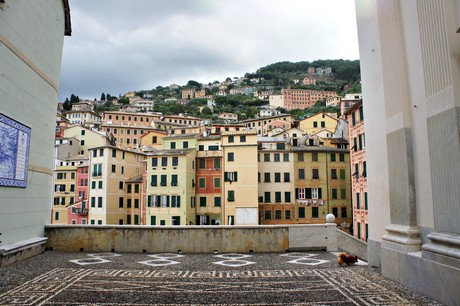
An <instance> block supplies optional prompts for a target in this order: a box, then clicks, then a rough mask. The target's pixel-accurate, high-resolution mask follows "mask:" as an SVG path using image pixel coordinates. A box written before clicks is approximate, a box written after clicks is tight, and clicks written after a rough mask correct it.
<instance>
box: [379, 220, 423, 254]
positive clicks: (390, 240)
mask: <svg viewBox="0 0 460 306" xmlns="http://www.w3.org/2000/svg"><path fill="white" fill-rule="evenodd" d="M385 230H386V231H387V232H388V234H386V235H384V236H383V237H382V248H385V249H389V250H392V251H396V252H399V253H410V252H419V251H420V250H421V246H422V240H421V239H420V230H419V229H418V227H417V226H410V225H400V224H391V225H389V226H387V227H385Z"/></svg>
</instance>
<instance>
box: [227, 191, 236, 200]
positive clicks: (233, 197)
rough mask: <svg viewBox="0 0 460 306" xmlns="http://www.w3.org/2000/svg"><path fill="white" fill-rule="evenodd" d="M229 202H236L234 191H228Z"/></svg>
mask: <svg viewBox="0 0 460 306" xmlns="http://www.w3.org/2000/svg"><path fill="white" fill-rule="evenodd" d="M227 195H228V197H227V198H228V201H229V202H234V201H235V191H234V190H228V193H227Z"/></svg>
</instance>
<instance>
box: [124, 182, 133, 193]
mask: <svg viewBox="0 0 460 306" xmlns="http://www.w3.org/2000/svg"><path fill="white" fill-rule="evenodd" d="M126 189H127V190H126V192H127V193H131V192H132V190H133V185H131V184H126Z"/></svg>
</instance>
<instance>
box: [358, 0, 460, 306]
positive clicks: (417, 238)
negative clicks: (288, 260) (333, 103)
mask: <svg viewBox="0 0 460 306" xmlns="http://www.w3.org/2000/svg"><path fill="white" fill-rule="evenodd" d="M356 13H357V24H358V38H359V53H360V57H361V59H360V63H361V77H362V88H363V99H364V100H365V101H366V107H365V108H364V118H365V120H366V124H365V132H366V153H367V154H366V159H367V172H368V177H367V178H368V181H367V182H368V195H369V202H370V203H373V205H372V206H370V208H369V215H368V222H369V225H370V233H369V239H368V255H369V256H368V258H369V264H370V265H373V266H380V267H381V271H382V274H383V275H384V276H385V277H388V278H390V279H392V280H395V281H397V282H400V283H402V284H404V285H406V286H409V287H411V288H414V289H416V290H419V291H421V292H423V293H424V294H427V295H429V296H431V297H433V298H435V299H436V300H438V301H441V302H442V303H445V304H448V305H457V304H458V301H460V290H458V284H459V280H460V206H459V204H460V192H459V191H458V187H459V186H460V137H459V135H460V123H459V121H460V82H459V80H460V65H459V55H458V54H460V36H459V35H460V34H459V33H460V1H458V0H442V1H434V0H418V1H416V0H404V1H403V0H393V1H390V0H356Z"/></svg>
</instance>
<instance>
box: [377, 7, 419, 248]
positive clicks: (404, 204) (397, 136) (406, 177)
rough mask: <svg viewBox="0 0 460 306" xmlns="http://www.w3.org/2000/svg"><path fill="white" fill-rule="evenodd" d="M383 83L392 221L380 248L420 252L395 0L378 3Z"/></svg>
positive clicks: (404, 65)
mask: <svg viewBox="0 0 460 306" xmlns="http://www.w3.org/2000/svg"><path fill="white" fill-rule="evenodd" d="M377 12H378V19H379V20H378V22H379V24H380V25H385V26H380V45H381V46H382V48H381V59H382V69H383V71H382V75H383V85H384V88H385V92H384V96H385V117H386V141H387V150H388V155H387V156H388V177H389V193H390V194H389V197H390V218H391V224H390V225H389V226H387V227H386V228H385V229H386V231H387V234H386V235H384V236H383V237H382V248H386V249H390V250H393V251H397V252H401V253H407V252H413V251H419V250H420V248H421V240H420V235H419V229H418V227H417V220H416V199H415V178H414V159H413V148H412V127H413V125H412V118H411V108H412V107H413V106H412V103H411V99H410V91H409V88H408V86H409V81H408V72H407V63H406V49H405V45H404V37H403V22H402V18H401V7H400V2H399V1H398V0H383V1H378V2H377Z"/></svg>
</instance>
